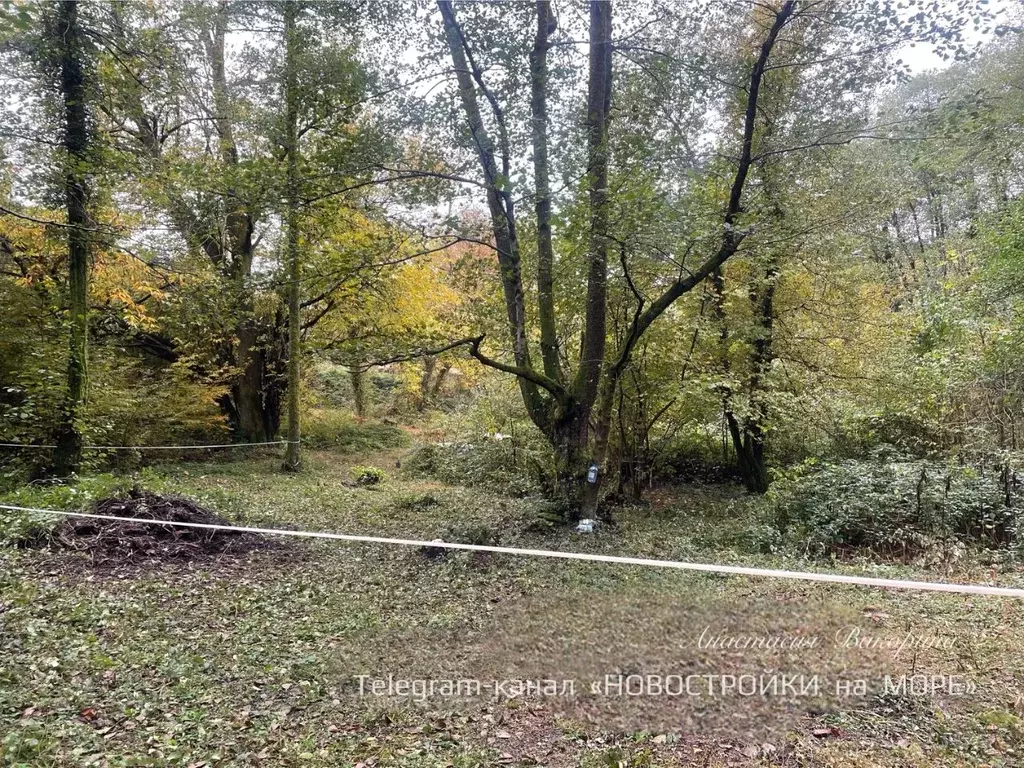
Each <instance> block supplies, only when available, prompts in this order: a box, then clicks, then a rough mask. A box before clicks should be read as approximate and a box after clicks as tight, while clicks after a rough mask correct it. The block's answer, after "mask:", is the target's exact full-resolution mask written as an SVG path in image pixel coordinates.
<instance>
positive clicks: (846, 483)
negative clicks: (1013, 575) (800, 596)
mask: <svg viewBox="0 0 1024 768" xmlns="http://www.w3.org/2000/svg"><path fill="white" fill-rule="evenodd" d="M1011 496H1012V494H1011ZM1006 501H1007V499H1006V486H1005V485H1004V483H1003V482H1002V480H1001V479H1000V477H999V476H998V474H993V473H991V472H990V473H989V474H987V475H985V474H981V473H980V472H978V471H976V470H973V469H971V468H969V467H961V466H950V465H947V464H943V463H941V462H928V461H906V460H902V461H900V460H897V461H892V460H890V461H885V462H883V461H879V460H877V459H876V460H851V461H845V462H842V463H839V464H832V465H826V466H823V467H821V468H818V469H817V470H815V471H811V472H810V473H808V474H804V475H802V476H797V477H794V478H790V479H786V480H782V481H780V482H778V483H777V484H776V486H775V487H774V488H773V490H772V492H771V495H770V499H769V503H770V505H771V508H772V513H773V516H774V524H775V527H776V528H777V529H778V530H779V531H780V533H781V534H782V535H783V537H784V539H785V540H787V541H789V542H791V543H792V542H796V543H799V544H801V545H803V546H804V547H805V548H807V549H808V550H809V551H811V552H814V553H818V554H836V553H842V552H844V551H848V550H854V549H865V550H871V551H875V552H877V553H880V554H903V555H912V554H915V553H917V552H920V551H922V550H924V549H926V548H927V547H929V546H930V545H931V544H932V543H937V542H939V541H947V542H948V541H949V540H951V539H952V540H954V541H960V542H964V543H975V544H979V545H982V546H986V547H999V546H1003V545H1006V544H1008V543H1009V542H1011V541H1012V539H1013V535H1014V532H1015V530H1014V529H1015V524H1016V514H1015V511H1014V510H1013V509H1012V507H1009V506H1007V504H1006ZM1011 501H1013V499H1012V498H1011Z"/></svg>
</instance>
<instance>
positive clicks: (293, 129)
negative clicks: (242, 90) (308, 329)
mask: <svg viewBox="0 0 1024 768" xmlns="http://www.w3.org/2000/svg"><path fill="white" fill-rule="evenodd" d="M298 10H299V8H298V4H297V3H296V2H289V3H285V5H284V38H285V64H284V67H285V85H284V90H285V113H286V114H285V123H286V126H287V132H288V135H287V137H286V141H287V142H288V148H287V149H288V168H287V174H288V178H287V187H288V190H287V194H288V200H287V211H286V214H285V218H286V226H287V230H288V235H287V237H288V239H287V243H286V250H287V258H288V448H287V451H286V452H285V457H284V469H285V470H287V471H290V472H297V471H298V470H299V467H300V464H301V457H300V453H299V435H300V430H299V355H300V351H301V343H300V338H301V337H300V334H301V333H302V315H301V310H300V307H299V188H298V184H299V94H298V73H297V68H298V64H297V62H296V57H297V55H298V53H299V51H298V45H299V41H298V39H297V35H296V29H295V21H296V17H297V16H298Z"/></svg>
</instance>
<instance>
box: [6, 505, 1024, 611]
mask: <svg viewBox="0 0 1024 768" xmlns="http://www.w3.org/2000/svg"><path fill="white" fill-rule="evenodd" d="M0 509H9V510H13V511H15V512H38V513H41V514H45V515H65V516H67V517H85V518H92V519H96V520H118V521H121V522H126V523H149V524H152V525H173V526H179V527H182V528H203V529H210V530H221V531H236V532H238V533H260V534H270V535H273V536H296V537H299V538H310V539H335V540H338V541H356V542H361V543H365V544H394V545H398V546H403V547H439V548H443V549H463V550H469V551H471V552H496V553H498V554H503V555H523V556H526V557H554V558H559V559H561V560H586V561H590V562H595V563H617V564H619V565H642V566H647V567H651V568H674V569H677V570H683V571H703V572H706V573H728V574H733V575H736V576H761V577H766V578H772V579H795V580H799V581H822V582H829V583H833V584H854V585H857V586H862V587H881V588H884V589H916V590H923V591H928V592H956V593H960V594H966V595H993V596H997V597H1017V598H1024V589H1015V588H1012V587H992V586H987V585H984V584H947V583H943V582H934V581H906V580H902V579H879V578H875V577H873V576H846V575H843V574H837V573H814V572H809V571H779V570H773V569H770V568H749V567H747V566H741V565H715V564H706V563H688V562H681V561H675V560H649V559H646V558H642V557H620V556H618V555H597V554H590V553H587V552H559V551H556V550H550V549H523V548H520V547H495V546H490V545H485V544H459V543H456V542H450V541H420V540H418V539H391V538H385V537H383V536H360V535H357V534H351V533H323V532H319V531H287V530H283V529H280V528H252V527H249V526H242V525H215V524H212V523H187V522H170V521H163V520H143V519H140V518H136V517H118V516H116V515H96V514H90V513H87V512H65V511H63V510H58V509H37V508H34V507H15V506H11V505H9V504H0Z"/></svg>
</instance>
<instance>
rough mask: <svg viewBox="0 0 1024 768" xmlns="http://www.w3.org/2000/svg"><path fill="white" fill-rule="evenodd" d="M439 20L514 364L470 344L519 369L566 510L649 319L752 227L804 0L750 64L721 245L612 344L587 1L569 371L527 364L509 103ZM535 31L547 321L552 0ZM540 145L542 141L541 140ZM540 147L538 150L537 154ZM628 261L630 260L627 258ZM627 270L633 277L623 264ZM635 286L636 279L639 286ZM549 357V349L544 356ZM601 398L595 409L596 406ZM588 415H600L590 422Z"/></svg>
mask: <svg viewBox="0 0 1024 768" xmlns="http://www.w3.org/2000/svg"><path fill="white" fill-rule="evenodd" d="M438 7H439V9H440V11H441V15H442V19H443V21H444V28H445V39H446V41H447V46H448V51H449V54H450V56H451V60H452V63H453V65H454V69H455V74H456V78H457V82H458V90H459V96H460V101H461V104H462V108H463V112H464V114H465V117H466V122H467V125H468V128H469V134H470V137H471V143H472V146H473V149H474V151H475V153H476V155H477V158H478V161H479V164H480V167H481V170H482V171H483V177H484V186H485V188H486V192H487V202H488V208H489V211H490V217H491V226H492V233H493V237H494V243H495V247H496V250H497V253H498V261H499V264H500V268H501V280H502V287H503V291H504V296H505V304H506V309H507V313H508V322H509V332H510V336H511V341H512V350H513V357H514V362H515V364H514V365H509V364H505V363H502V362H500V361H497V360H494V359H492V358H490V357H488V356H486V355H484V354H483V353H482V352H481V350H480V345H481V343H482V340H483V339H482V337H478V338H476V339H473V340H472V341H471V342H469V343H470V352H471V354H472V355H473V356H474V357H476V358H477V359H478V360H480V361H481V362H483V363H485V364H487V365H490V366H492V367H494V368H498V369H499V370H503V371H506V372H508V373H512V374H514V375H515V376H517V377H518V379H519V384H520V390H521V392H522V394H523V399H524V402H525V404H526V407H527V411H528V412H529V414H530V417H531V419H532V420H533V421H534V423H535V424H536V425H537V426H538V427H539V428H540V429H541V431H542V432H543V433H544V434H545V435H546V436H547V438H548V440H549V441H550V442H551V445H552V447H553V449H554V450H555V453H556V455H557V457H558V468H557V472H556V474H557V484H558V487H559V490H560V492H561V493H562V494H563V495H564V496H565V497H566V498H567V500H568V501H569V502H570V504H571V506H570V514H580V513H581V512H584V511H589V510H592V509H593V508H594V507H595V505H596V503H597V499H598V490H599V483H600V477H601V476H602V475H603V469H602V471H600V472H599V474H598V478H597V481H598V482H590V483H584V478H585V477H586V466H587V465H588V464H590V463H591V462H593V463H595V464H597V465H598V466H599V467H600V465H602V464H603V462H604V460H605V454H606V451H607V444H608V436H609V432H610V426H611V414H612V410H613V405H614V396H615V390H616V387H617V386H618V382H619V379H620V377H621V375H622V372H623V371H624V370H625V368H626V366H627V365H628V363H629V361H630V357H631V355H632V352H633V349H634V347H635V346H636V344H637V342H638V341H639V339H640V338H641V337H642V336H643V334H644V333H645V332H646V330H647V329H648V328H649V327H650V326H651V324H652V323H653V322H654V321H655V320H657V319H658V318H659V317H660V316H661V315H662V314H663V313H664V312H665V311H666V310H667V309H668V308H669V307H671V306H672V304H673V303H674V302H675V301H676V300H677V299H679V298H680V297H681V296H683V295H684V294H686V293H688V292H689V291H691V290H692V289H693V288H694V287H695V286H697V285H699V284H700V283H701V282H702V281H703V280H704V279H705V278H706V277H707V276H708V275H710V274H711V273H712V272H713V271H714V270H715V269H717V268H718V267H720V266H721V265H722V264H723V263H725V261H726V260H728V259H729V258H730V257H731V256H732V255H733V254H735V253H736V251H737V250H738V249H739V246H740V244H741V243H742V242H743V239H744V238H745V237H746V232H745V231H743V230H742V229H741V227H740V226H738V224H739V222H738V219H739V216H740V214H741V213H742V210H743V200H742V198H743V192H744V190H745V188H746V182H747V176H748V173H749V171H750V167H751V163H752V160H753V154H754V153H753V145H754V135H755V129H756V123H757V119H758V97H759V91H760V88H761V83H762V78H763V75H764V72H765V68H766V67H767V65H768V60H769V57H770V56H771V53H772V50H773V48H774V46H775V43H776V41H777V39H778V37H779V35H780V33H781V32H782V30H783V28H784V27H785V26H786V25H787V24H789V23H790V21H791V20H792V18H793V15H794V13H795V11H796V8H797V3H796V2H795V0H794V1H791V2H786V3H783V4H782V5H781V6H780V7H779V8H778V9H777V10H775V11H774V12H773V18H772V23H771V24H770V25H769V26H768V27H767V28H765V30H764V37H763V42H762V45H761V47H760V51H759V55H758V57H757V59H756V61H755V62H754V64H753V66H752V67H751V69H750V71H749V77H748V79H747V80H748V86H747V89H746V93H747V98H746V109H745V111H744V121H743V130H742V136H741V140H740V153H739V158H738V161H737V163H736V170H735V174H734V176H733V179H732V183H731V184H730V187H729V192H728V201H727V204H726V207H725V211H724V214H723V215H722V218H721V229H720V234H719V236H718V245H717V248H716V249H715V250H714V251H713V253H712V254H710V255H709V256H707V257H706V258H705V260H704V262H703V263H702V264H700V265H699V266H697V267H696V268H694V269H692V270H683V271H682V274H680V275H679V276H678V277H677V278H676V279H674V280H671V281H670V282H669V284H668V285H667V287H664V288H663V289H662V290H661V293H660V294H659V295H658V296H657V297H656V298H655V299H654V300H653V301H650V302H648V301H647V300H646V299H644V298H643V297H642V296H641V295H640V294H639V293H637V294H636V295H637V305H636V309H635V312H634V314H633V317H632V320H631V322H630V324H629V327H628V330H627V331H626V333H625V334H624V335H623V337H622V339H621V340H620V342H619V344H618V346H617V348H615V349H614V350H613V351H612V352H611V354H608V352H607V349H606V342H607V327H606V321H607V302H608V291H607V280H608V231H607V230H608V195H609V191H608V161H609V158H608V123H609V112H610V108H611V99H612V6H611V3H609V2H601V1H600V0H594V2H592V3H591V4H590V54H589V76H588V98H587V120H586V129H587V161H586V179H587V186H588V190H589V192H588V194H589V224H588V241H589V246H588V250H587V258H586V264H585V272H586V275H587V277H586V289H585V290H586V299H585V310H584V323H583V330H582V336H581V342H580V353H579V357H578V359H577V361H576V365H575V366H574V368H575V370H573V371H570V372H568V373H562V372H561V371H560V370H559V369H556V367H555V366H554V364H553V361H552V362H549V363H548V364H546V365H545V370H544V371H543V372H542V371H540V370H537V369H536V368H535V367H534V365H533V364H532V361H531V357H530V352H529V337H530V333H529V328H528V325H527V314H526V309H525V301H524V289H523V279H522V260H521V256H520V244H519V240H518V234H517V219H516V213H515V207H514V197H513V195H512V193H511V191H510V165H511V162H512V158H511V157H510V152H511V150H510V147H509V141H508V135H509V128H508V125H507V121H506V116H505V112H504V111H503V110H502V108H501V106H500V105H499V104H498V101H497V98H496V97H495V95H494V92H493V91H492V90H491V89H490V88H489V87H488V85H487V84H486V82H485V80H484V72H483V71H482V69H481V67H480V66H479V64H478V63H477V61H476V60H475V58H474V52H473V49H472V47H471V45H470V43H469V41H468V39H467V36H466V35H465V33H464V31H463V29H462V27H461V26H460V24H459V22H458V20H457V19H456V17H455V13H454V10H453V7H452V4H451V2H449V1H448V0H439V3H438ZM537 11H538V12H537V38H536V43H535V45H534V49H533V52H532V54H531V62H530V64H531V71H532V74H533V77H532V78H531V87H532V89H533V96H532V99H531V104H532V106H533V128H532V134H531V135H532V136H533V142H534V163H535V174H536V175H537V178H535V180H534V189H535V190H541V194H539V195H538V200H539V202H538V212H539V216H540V218H539V222H538V227H537V232H538V236H539V238H540V242H539V244H538V253H540V254H542V256H541V258H540V259H539V264H540V266H539V276H538V283H539V284H542V285H544V286H545V288H544V290H543V292H542V293H543V295H542V296H541V297H540V299H539V300H540V301H541V304H542V308H541V311H540V313H539V315H540V317H541V318H542V322H543V323H545V324H549V321H548V320H546V319H544V318H547V317H550V315H551V314H553V313H552V311H551V307H552V306H553V292H552V291H551V290H550V286H549V285H548V279H547V274H546V269H547V251H548V245H547V242H546V238H548V237H549V234H548V232H547V229H548V227H549V226H550V218H549V214H548V212H547V210H546V208H545V207H543V206H542V205H541V203H542V202H543V200H544V198H545V197H546V195H545V194H544V191H545V190H546V188H547V187H546V185H547V180H546V178H545V173H546V171H547V168H546V163H545V162H544V158H545V157H546V153H545V149H546V146H545V136H546V127H545V120H544V104H545V101H546V98H545V97H546V94H547V89H548V88H549V87H550V86H549V83H548V82H547V81H546V80H545V78H544V76H543V74H544V72H545V68H546V61H545V59H546V56H547V55H548V51H549V48H550V46H549V45H548V43H547V36H548V35H549V34H550V32H551V29H552V22H551V18H550V7H549V6H547V5H546V4H544V3H540V4H538V8H537ZM478 91H479V92H480V93H481V94H482V95H483V97H484V98H485V99H486V101H487V103H488V105H489V107H490V111H491V114H492V118H493V123H494V125H495V126H496V131H497V135H498V141H497V142H495V141H494V139H493V138H492V137H491V134H490V132H489V131H488V129H487V127H486V125H485V122H484V119H483V115H482V113H481V109H480V106H479V102H478V97H477V92H478ZM538 149H539V150H540V151H539V152H538ZM538 156H539V157H540V158H541V159H540V160H539V161H538ZM623 266H624V267H625V265H623ZM624 278H625V280H626V281H627V282H632V281H631V278H630V275H629V272H628V268H626V271H625V274H624ZM633 287H634V288H635V286H633ZM544 337H546V338H547V343H546V346H548V348H549V349H550V347H551V334H550V333H545V332H544V331H543V330H542V338H544ZM549 357H550V356H549ZM595 408H596V412H595ZM592 420H593V424H592V423H591V422H592Z"/></svg>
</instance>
